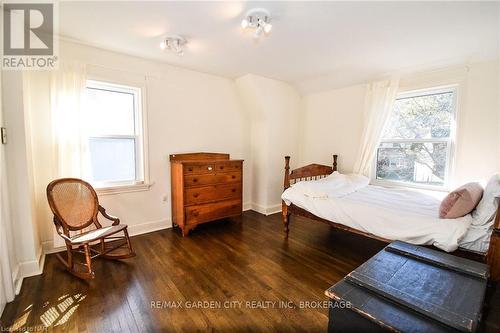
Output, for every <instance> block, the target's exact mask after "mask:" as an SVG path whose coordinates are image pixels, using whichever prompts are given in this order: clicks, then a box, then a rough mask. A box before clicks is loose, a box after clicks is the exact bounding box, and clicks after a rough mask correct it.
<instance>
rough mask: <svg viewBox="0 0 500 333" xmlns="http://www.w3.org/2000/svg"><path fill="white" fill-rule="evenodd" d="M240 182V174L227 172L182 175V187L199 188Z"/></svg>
mask: <svg viewBox="0 0 500 333" xmlns="http://www.w3.org/2000/svg"><path fill="white" fill-rule="evenodd" d="M232 182H238V183H239V182H241V172H228V173H218V174H200V175H190V174H187V175H184V186H185V187H191V186H200V185H212V184H221V183H232Z"/></svg>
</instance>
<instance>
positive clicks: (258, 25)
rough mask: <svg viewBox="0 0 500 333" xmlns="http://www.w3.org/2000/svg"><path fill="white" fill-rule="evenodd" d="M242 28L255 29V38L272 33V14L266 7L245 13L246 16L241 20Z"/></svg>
mask: <svg viewBox="0 0 500 333" xmlns="http://www.w3.org/2000/svg"><path fill="white" fill-rule="evenodd" d="M241 28H242V29H244V30H246V29H253V30H254V38H256V39H257V38H259V37H260V36H262V34H263V33H264V34H265V35H268V34H269V33H271V29H272V28H273V25H272V24H271V14H269V11H268V10H267V9H264V8H254V9H251V10H249V11H248V12H247V13H246V14H245V18H244V19H243V20H242V21H241Z"/></svg>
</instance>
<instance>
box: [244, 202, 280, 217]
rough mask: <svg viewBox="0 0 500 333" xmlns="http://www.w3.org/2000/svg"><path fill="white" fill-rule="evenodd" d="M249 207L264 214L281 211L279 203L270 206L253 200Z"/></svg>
mask: <svg viewBox="0 0 500 333" xmlns="http://www.w3.org/2000/svg"><path fill="white" fill-rule="evenodd" d="M251 207H252V208H251V209H252V210H254V211H256V212H257V213H261V214H264V215H266V216H267V215H271V214H275V213H278V212H281V204H278V205H272V206H263V205H259V204H257V203H255V202H254V203H252V204H251Z"/></svg>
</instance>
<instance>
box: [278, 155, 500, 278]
mask: <svg viewBox="0 0 500 333" xmlns="http://www.w3.org/2000/svg"><path fill="white" fill-rule="evenodd" d="M337 157H338V156H337V155H333V165H332V166H331V167H330V166H327V165H321V164H309V165H306V166H303V167H300V168H298V169H293V170H291V171H290V156H285V179H284V184H283V185H284V188H285V190H286V189H287V188H289V187H290V186H291V185H293V184H294V183H296V182H298V181H303V180H317V179H321V178H325V177H326V176H328V175H330V174H331V173H332V172H334V171H337ZM281 207H282V208H281V211H282V218H283V226H284V230H285V233H286V234H287V235H288V232H289V230H290V229H289V225H290V217H291V215H297V216H303V217H306V218H309V219H311V220H315V221H319V222H323V223H326V224H328V225H330V226H332V227H334V228H337V229H340V230H343V231H347V232H351V233H355V234H358V235H362V236H365V237H368V238H373V239H377V240H379V241H382V242H386V243H390V242H391V241H390V240H388V239H385V238H382V237H378V236H375V235H372V234H370V233H366V232H363V231H359V230H357V229H353V228H350V227H348V226H345V225H342V224H339V223H335V222H332V221H328V220H325V219H322V218H320V217H318V216H316V215H314V214H311V213H310V212H308V211H306V210H305V209H302V208H299V207H297V206H295V205H294V204H290V206H287V205H286V204H285V202H284V201H282V204H281ZM452 254H454V255H458V256H460V257H466V258H470V259H473V260H477V261H481V262H485V263H487V264H488V265H489V266H490V279H491V280H492V281H499V280H500V206H499V208H498V210H497V214H496V217H495V223H494V227H493V232H492V233H491V239H490V246H489V248H488V251H487V252H486V253H479V252H475V251H469V250H466V249H459V250H457V251H455V252H453V253H452Z"/></svg>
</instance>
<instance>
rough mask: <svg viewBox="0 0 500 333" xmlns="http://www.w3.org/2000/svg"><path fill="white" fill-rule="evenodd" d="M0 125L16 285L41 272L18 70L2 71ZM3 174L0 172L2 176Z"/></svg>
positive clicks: (21, 89)
mask: <svg viewBox="0 0 500 333" xmlns="http://www.w3.org/2000/svg"><path fill="white" fill-rule="evenodd" d="M2 97H3V99H2V107H3V118H4V119H3V126H5V127H6V128H8V129H9V131H8V134H7V135H8V137H7V144H6V145H5V161H6V175H5V176H6V177H7V179H5V180H4V181H7V187H8V192H9V194H8V198H4V199H5V201H3V202H2V203H7V204H8V205H9V207H8V212H9V213H8V214H7V216H6V218H8V219H9V220H10V221H9V223H10V225H11V226H12V237H13V239H12V243H13V250H14V252H15V253H14V255H13V256H12V257H11V260H13V263H14V272H13V274H14V276H15V277H14V279H15V283H16V285H17V288H19V287H20V282H21V281H22V278H23V277H27V276H31V275H35V274H39V273H41V266H42V265H43V262H42V260H43V256H42V249H41V245H40V237H39V232H38V228H37V226H36V224H35V221H34V216H35V210H34V201H33V188H34V187H33V177H32V174H33V170H32V165H31V161H30V156H31V150H30V149H31V146H30V143H29V140H30V139H29V138H30V127H29V122H28V120H27V119H26V117H25V114H24V104H25V101H24V100H23V78H22V75H21V72H15V71H6V72H3V73H2ZM3 176H4V175H2V177H3Z"/></svg>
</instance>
